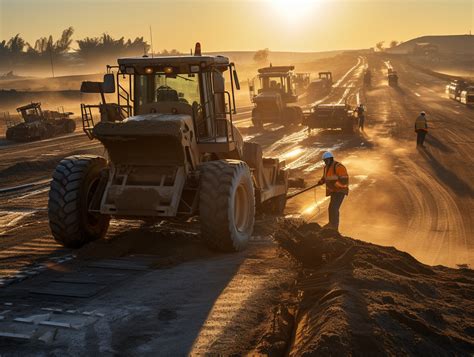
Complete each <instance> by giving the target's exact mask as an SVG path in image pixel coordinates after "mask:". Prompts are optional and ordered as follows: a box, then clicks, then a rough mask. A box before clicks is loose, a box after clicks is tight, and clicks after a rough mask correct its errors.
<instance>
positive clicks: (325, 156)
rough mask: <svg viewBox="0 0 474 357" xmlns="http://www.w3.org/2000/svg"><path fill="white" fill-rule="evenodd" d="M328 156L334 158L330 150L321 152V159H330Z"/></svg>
mask: <svg viewBox="0 0 474 357" xmlns="http://www.w3.org/2000/svg"><path fill="white" fill-rule="evenodd" d="M330 158H334V156H333V155H332V153H331V152H330V151H326V152H325V153H324V154H323V160H326V159H330Z"/></svg>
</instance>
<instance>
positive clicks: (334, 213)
mask: <svg viewBox="0 0 474 357" xmlns="http://www.w3.org/2000/svg"><path fill="white" fill-rule="evenodd" d="M323 160H324V164H325V167H324V172H323V177H321V179H320V180H319V182H318V183H317V184H316V186H321V185H324V184H326V196H330V197H331V201H330V203H329V208H328V214H329V223H328V224H326V225H325V226H324V227H327V228H332V229H334V230H336V231H337V230H338V229H339V208H340V207H341V205H342V201H343V200H344V197H345V196H347V195H348V194H349V175H348V174H347V170H346V168H345V167H344V165H342V164H341V163H339V162H337V161H335V160H334V156H333V154H332V153H330V152H329V151H326V152H325V153H324V154H323Z"/></svg>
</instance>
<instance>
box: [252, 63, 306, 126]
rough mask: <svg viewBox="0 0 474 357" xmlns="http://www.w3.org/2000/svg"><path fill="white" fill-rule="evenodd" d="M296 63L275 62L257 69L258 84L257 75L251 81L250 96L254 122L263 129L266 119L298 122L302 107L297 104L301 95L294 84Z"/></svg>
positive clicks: (268, 120)
mask: <svg viewBox="0 0 474 357" xmlns="http://www.w3.org/2000/svg"><path fill="white" fill-rule="evenodd" d="M294 69H295V67H294V66H272V65H271V64H270V66H269V67H264V68H260V69H259V70H258V81H259V88H258V90H257V91H256V90H255V89H256V87H255V79H253V80H252V81H249V90H250V99H251V100H252V103H253V104H254V108H253V109H252V123H253V125H254V126H255V127H256V128H258V129H262V128H263V125H264V124H265V123H279V124H282V125H298V124H300V123H301V121H302V119H303V110H302V109H301V107H299V106H298V105H296V102H297V101H298V95H297V94H296V91H295V84H294V77H295V75H294V73H293V70H294Z"/></svg>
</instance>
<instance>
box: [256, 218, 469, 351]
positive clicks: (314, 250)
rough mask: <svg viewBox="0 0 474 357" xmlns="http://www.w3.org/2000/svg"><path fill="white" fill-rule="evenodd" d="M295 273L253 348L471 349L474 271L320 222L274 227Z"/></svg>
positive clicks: (355, 349) (277, 238) (283, 224)
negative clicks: (425, 260) (428, 261)
mask: <svg viewBox="0 0 474 357" xmlns="http://www.w3.org/2000/svg"><path fill="white" fill-rule="evenodd" d="M275 239H276V240H277V241H278V243H279V244H280V246H281V248H282V249H283V250H284V251H285V252H286V253H288V254H289V255H290V256H291V257H292V259H294V260H295V261H296V262H297V265H298V267H299V268H298V278H297V280H296V282H295V285H294V286H293V288H292V291H291V292H289V294H288V297H287V299H286V301H284V302H282V303H281V305H280V307H279V308H278V313H276V314H275V318H274V321H272V322H271V323H270V324H269V327H268V329H267V333H266V334H265V335H264V336H263V337H262V339H261V340H260V342H259V344H258V346H257V347H256V352H258V353H264V354H268V355H274V356H277V355H298V356H299V355H328V354H330V355H338V356H339V355H387V354H388V355H406V354H409V355H446V354H450V355H471V354H472V353H474V271H473V270H470V269H466V268H460V269H452V268H446V267H443V266H434V267H433V266H428V265H424V264H422V263H420V262H418V261H417V260H416V259H415V258H413V257H412V256H411V255H409V254H407V253H404V252H401V251H398V250H397V249H395V248H393V247H382V246H378V245H374V244H370V243H366V242H362V241H359V240H355V239H352V238H348V237H343V236H341V235H339V233H337V232H335V231H333V230H331V229H322V228H321V227H320V226H319V225H318V224H316V223H310V224H307V223H303V222H301V221H294V220H292V221H290V220H285V221H284V222H282V224H281V225H280V228H279V229H278V231H277V232H276V234H275Z"/></svg>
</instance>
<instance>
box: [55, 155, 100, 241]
mask: <svg viewBox="0 0 474 357" xmlns="http://www.w3.org/2000/svg"><path fill="white" fill-rule="evenodd" d="M106 163H107V162H106V160H105V159H104V158H102V157H100V156H95V155H76V156H69V157H66V158H65V159H63V160H61V161H60V163H59V164H58V166H57V167H56V170H55V171H54V173H53V179H52V181H51V185H50V191H49V201H48V217H49V225H50V228H51V233H52V234H53V238H54V239H55V240H56V241H57V242H58V243H60V244H62V245H64V246H65V247H68V248H78V247H80V246H82V245H84V244H85V243H88V241H90V240H91V237H88V236H87V235H86V234H84V231H83V230H82V229H81V221H80V220H81V215H80V212H79V199H80V193H79V190H80V186H81V180H82V178H83V177H84V176H85V175H86V173H87V171H88V170H89V168H90V167H92V166H93V165H103V166H104V167H105V165H106Z"/></svg>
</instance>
